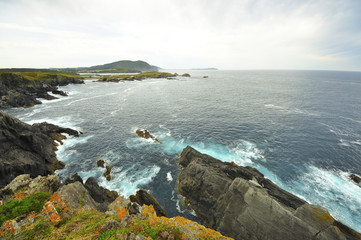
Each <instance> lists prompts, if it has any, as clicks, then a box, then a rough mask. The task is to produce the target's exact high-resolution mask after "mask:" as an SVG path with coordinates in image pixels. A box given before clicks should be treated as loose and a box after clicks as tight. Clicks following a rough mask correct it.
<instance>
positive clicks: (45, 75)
mask: <svg viewBox="0 0 361 240" xmlns="http://www.w3.org/2000/svg"><path fill="white" fill-rule="evenodd" d="M15 74H19V75H21V76H22V77H24V78H26V79H27V80H31V81H34V80H51V79H54V78H57V77H62V78H82V76H80V75H76V74H72V73H60V72H57V73H54V72H17V73H15Z"/></svg>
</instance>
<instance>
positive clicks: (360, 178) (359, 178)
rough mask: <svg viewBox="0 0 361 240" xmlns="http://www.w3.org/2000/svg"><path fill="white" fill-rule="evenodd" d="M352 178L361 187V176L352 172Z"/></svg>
mask: <svg viewBox="0 0 361 240" xmlns="http://www.w3.org/2000/svg"><path fill="white" fill-rule="evenodd" d="M350 179H351V180H352V181H354V182H355V183H356V184H357V185H358V186H359V187H361V177H359V176H357V175H356V174H351V175H350Z"/></svg>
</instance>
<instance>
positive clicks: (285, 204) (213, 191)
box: [178, 146, 361, 240]
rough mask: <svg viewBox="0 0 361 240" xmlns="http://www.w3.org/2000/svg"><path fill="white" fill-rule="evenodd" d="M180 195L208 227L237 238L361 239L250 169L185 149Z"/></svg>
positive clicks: (182, 157) (320, 211) (329, 216)
mask: <svg viewBox="0 0 361 240" xmlns="http://www.w3.org/2000/svg"><path fill="white" fill-rule="evenodd" d="M179 164H180V165H181V166H182V167H183V169H182V171H181V172H180V174H179V178H178V191H179V192H180V194H182V195H183V196H184V197H185V202H186V203H189V204H190V206H191V207H192V208H193V209H194V211H195V212H196V213H197V216H198V217H199V218H201V219H202V220H203V222H204V224H205V225H206V226H208V227H211V228H213V229H215V230H217V231H220V232H221V233H222V234H224V235H226V236H229V237H232V238H235V239H242V240H243V239H244V240H247V239H252V240H258V239H262V240H273V239H295V240H297V239H300V240H301V239H302V240H304V239H310V240H311V239H324V240H326V239H327V240H332V239H361V235H360V234H359V233H357V232H356V231H354V230H353V229H351V228H349V227H347V226H345V225H343V224H342V223H340V222H338V221H336V220H335V219H334V218H333V217H332V216H331V215H330V214H329V213H328V211H327V210H326V209H324V208H322V207H320V206H314V205H311V204H308V203H307V202H305V201H304V200H302V199H300V198H298V197H296V196H294V195H292V194H291V193H289V192H287V191H285V190H283V189H281V188H279V187H278V186H276V185H275V184H274V183H273V182H271V181H270V180H269V179H267V178H265V177H264V176H263V174H262V173H260V172H259V171H258V170H256V169H254V168H251V167H241V166H237V165H235V164H232V163H225V162H221V161H219V160H217V159H215V158H213V157H211V156H208V155H206V154H202V153H199V152H198V151H196V150H195V149H193V148H191V147H189V146H188V147H187V148H185V149H184V150H183V152H182V154H181V156H180V158H179Z"/></svg>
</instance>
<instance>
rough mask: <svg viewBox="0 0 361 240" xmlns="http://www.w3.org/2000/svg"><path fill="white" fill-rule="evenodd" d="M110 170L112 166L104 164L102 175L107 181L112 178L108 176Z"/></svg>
mask: <svg viewBox="0 0 361 240" xmlns="http://www.w3.org/2000/svg"><path fill="white" fill-rule="evenodd" d="M111 170H112V168H111V167H110V166H105V172H104V177H105V178H106V179H107V181H110V180H111V179H112V177H111V176H110V171H111Z"/></svg>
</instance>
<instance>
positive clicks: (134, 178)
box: [83, 165, 160, 197]
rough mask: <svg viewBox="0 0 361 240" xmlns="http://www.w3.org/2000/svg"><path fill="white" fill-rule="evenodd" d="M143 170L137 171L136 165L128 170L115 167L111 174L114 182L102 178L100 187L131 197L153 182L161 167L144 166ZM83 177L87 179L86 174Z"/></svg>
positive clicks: (99, 180)
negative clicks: (140, 188) (141, 187)
mask: <svg viewBox="0 0 361 240" xmlns="http://www.w3.org/2000/svg"><path fill="white" fill-rule="evenodd" d="M141 169H142V170H138V169H136V166H134V165H133V166H131V167H129V168H127V169H123V168H120V167H113V168H112V172H111V176H112V180H111V181H107V180H106V179H105V177H103V176H101V177H99V178H98V182H99V185H100V186H102V187H105V188H108V189H110V190H115V191H117V192H118V193H119V194H120V195H123V196H124V197H129V196H130V195H131V194H135V193H136V192H137V190H139V187H140V186H142V185H145V184H148V183H149V182H151V181H152V179H153V178H154V177H155V176H156V175H157V174H158V172H159V171H160V167H158V166H156V165H152V166H142V168H141ZM83 176H84V177H86V174H84V175H83ZM88 176H89V175H88Z"/></svg>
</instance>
